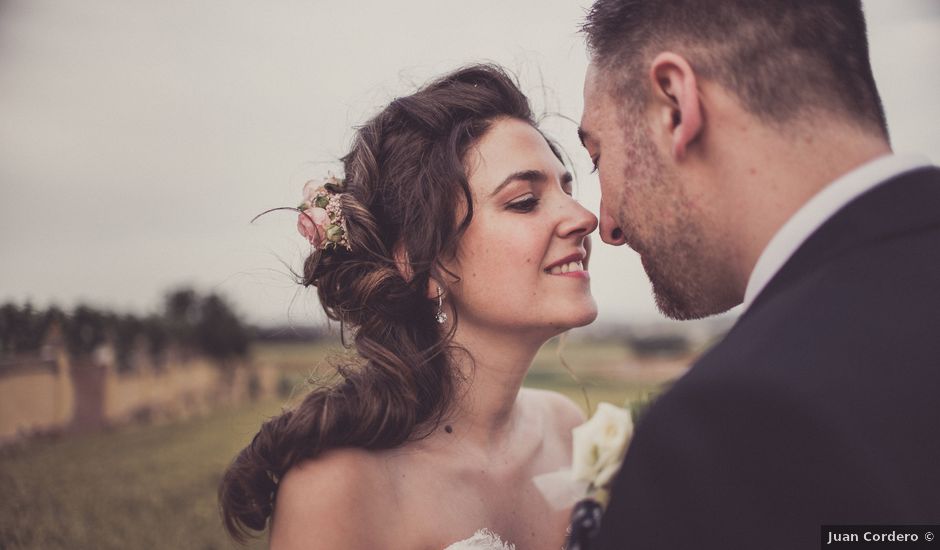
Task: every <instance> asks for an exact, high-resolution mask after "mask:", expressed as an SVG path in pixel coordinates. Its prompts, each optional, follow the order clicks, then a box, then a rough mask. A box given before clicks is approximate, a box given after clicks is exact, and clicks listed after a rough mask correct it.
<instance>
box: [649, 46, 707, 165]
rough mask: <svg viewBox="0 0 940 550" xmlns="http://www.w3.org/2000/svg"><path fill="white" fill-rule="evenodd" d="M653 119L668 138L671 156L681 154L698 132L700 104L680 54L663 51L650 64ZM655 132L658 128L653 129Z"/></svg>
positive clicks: (691, 72) (692, 73)
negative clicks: (654, 111) (654, 115)
mask: <svg viewBox="0 0 940 550" xmlns="http://www.w3.org/2000/svg"><path fill="white" fill-rule="evenodd" d="M649 76H650V80H651V84H652V90H653V98H652V99H653V104H654V108H655V109H656V110H657V112H656V117H655V118H654V120H655V121H656V124H659V125H660V131H663V133H664V134H665V135H667V136H668V138H669V140H670V145H671V149H672V155H673V158H674V159H675V160H676V161H679V160H682V158H683V157H685V154H686V151H687V150H688V148H689V145H691V144H692V143H694V142H695V140H696V139H698V137H699V135H700V134H701V132H702V106H701V103H700V102H699V90H698V85H697V84H696V80H695V72H694V71H693V70H692V66H691V65H689V62H688V61H686V60H685V58H683V57H682V56H681V55H678V54H674V53H671V52H663V53H660V54H659V55H657V56H656V58H655V59H653V62H652V64H651V65H650V73H649ZM657 133H658V132H657Z"/></svg>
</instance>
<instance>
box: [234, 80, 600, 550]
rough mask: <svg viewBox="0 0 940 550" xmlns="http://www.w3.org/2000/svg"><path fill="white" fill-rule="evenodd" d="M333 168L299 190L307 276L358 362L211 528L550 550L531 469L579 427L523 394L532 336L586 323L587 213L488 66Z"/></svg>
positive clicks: (358, 141)
mask: <svg viewBox="0 0 940 550" xmlns="http://www.w3.org/2000/svg"><path fill="white" fill-rule="evenodd" d="M343 163H344V171H345V175H344V178H343V179H342V180H339V179H336V178H334V179H332V180H331V181H330V182H328V183H327V184H326V185H324V186H322V187H316V186H315V185H311V184H308V187H307V188H305V203H304V206H302V208H305V207H306V209H305V210H303V211H302V212H301V213H300V214H299V216H300V218H299V222H298V228H299V229H300V230H301V232H302V233H303V234H304V235H305V236H307V237H308V238H309V239H310V241H311V244H313V245H314V250H313V252H312V253H311V255H310V256H309V257H308V258H307V259H306V261H305V263H304V270H303V284H304V285H314V286H316V287H317V292H318V295H319V299H320V303H321V304H322V306H323V307H324V309H325V310H326V312H327V314H328V316H329V317H330V318H332V319H334V320H339V321H340V322H342V323H343V324H344V326H345V327H346V329H347V330H351V331H352V332H353V333H354V334H355V337H354V341H355V347H356V350H357V352H358V355H359V356H360V357H361V358H362V361H361V363H359V364H356V365H348V366H345V367H343V368H341V369H340V372H341V375H342V382H341V383H338V384H336V385H333V386H330V387H321V388H317V389H315V390H313V391H312V392H311V393H309V394H308V395H307V396H306V398H305V399H304V400H303V402H302V403H301V404H300V405H299V406H297V407H296V408H294V409H293V410H289V411H287V412H284V413H283V414H281V415H280V416H277V417H275V418H272V419H270V420H269V421H267V422H266V423H265V424H264V425H263V426H262V427H261V430H260V431H259V432H258V434H257V435H256V436H255V437H254V439H253V440H252V442H251V444H250V445H248V446H247V447H245V448H244V449H243V450H242V451H241V452H240V453H239V454H238V456H237V457H236V458H235V460H234V462H233V463H232V464H231V466H230V467H229V468H228V470H227V471H226V473H225V476H224V478H223V480H222V482H221V485H220V488H219V498H220V505H221V509H222V514H223V518H224V522H225V526H226V528H227V530H228V531H229V533H230V534H231V535H233V536H234V537H235V538H237V539H239V540H243V539H244V537H245V536H246V535H251V534H252V533H253V532H255V531H263V530H264V529H266V528H267V527H270V548H272V550H290V549H300V548H303V549H318V548H323V549H337V548H343V549H369V550H375V549H384V548H388V549H412V548H414V549H435V550H440V549H442V548H446V547H448V546H450V545H454V547H455V548H487V549H489V548H497V549H499V548H513V547H514V548H516V549H518V550H528V549H553V550H554V549H558V548H560V547H562V546H563V544H564V538H565V529H566V527H567V525H568V519H569V513H570V510H557V509H555V508H553V507H552V506H551V505H550V504H549V503H548V502H546V501H545V499H544V497H543V496H542V494H541V493H540V492H539V491H538V489H536V487H535V485H534V483H533V478H534V477H536V476H538V475H540V474H544V473H548V472H553V471H557V470H559V469H561V468H564V467H567V466H569V465H570V463H571V429H572V428H573V427H575V426H576V425H578V424H580V423H581V422H582V421H583V416H582V413H581V411H580V409H579V408H578V407H577V406H576V405H575V404H573V403H572V402H571V401H569V400H568V399H566V398H565V397H563V396H561V395H560V394H557V393H553V392H547V391H539V390H533V389H525V388H522V387H521V386H522V381H523V378H524V377H525V375H526V371H527V370H528V369H529V367H530V365H531V363H532V360H533V358H534V356H535V354H536V352H537V351H538V349H539V347H540V346H542V344H544V343H545V342H546V341H547V340H548V339H550V338H551V337H553V336H555V335H558V334H560V333H562V332H564V331H565V330H567V329H570V328H572V327H578V326H583V325H586V324H588V323H590V322H591V321H593V320H594V318H595V317H596V315H597V306H596V304H595V302H594V299H593V297H592V296H591V292H590V283H589V276H588V272H587V261H588V255H589V251H590V244H589V239H588V234H590V233H591V232H593V231H594V230H595V228H596V227H597V219H596V217H595V216H594V215H593V214H591V213H590V212H589V211H588V210H586V209H585V208H583V207H582V206H581V205H580V204H579V203H578V202H577V201H576V200H575V199H574V198H572V196H571V175H570V173H569V172H568V171H567V170H566V169H565V166H564V164H563V163H562V162H561V160H560V157H559V155H558V153H557V151H556V150H555V149H554V147H553V146H552V144H551V143H550V142H549V141H548V140H547V139H546V138H545V136H543V135H542V134H541V133H540V132H539V130H538V128H537V127H536V124H535V121H534V119H533V116H532V113H531V111H530V108H529V104H528V101H527V99H526V97H525V96H524V95H523V94H522V93H521V92H520V91H519V89H518V87H517V86H516V84H515V83H514V82H513V80H512V79H511V78H509V77H508V76H507V75H506V74H505V73H504V72H503V71H502V70H501V69H499V68H497V67H494V66H490V65H478V66H471V67H467V68H463V69H460V70H458V71H456V72H454V73H452V74H449V75H446V76H444V77H442V78H440V79H438V80H436V81H434V82H432V83H431V84H429V85H427V86H425V87H424V88H422V89H420V90H419V91H417V92H416V93H414V94H413V95H410V96H407V97H400V98H398V99H396V100H395V101H393V102H392V103H391V104H390V105H388V106H387V107H386V108H385V109H384V110H382V111H381V112H380V113H379V114H378V115H376V116H375V117H374V118H372V119H371V120H370V121H368V122H367V123H366V124H365V125H364V126H362V127H361V128H359V129H358V131H357V133H356V136H355V139H354V142H353V145H352V148H351V150H350V151H349V153H348V154H347V155H346V156H345V157H344V158H343ZM455 543H456V544H455ZM477 544H478V545H477Z"/></svg>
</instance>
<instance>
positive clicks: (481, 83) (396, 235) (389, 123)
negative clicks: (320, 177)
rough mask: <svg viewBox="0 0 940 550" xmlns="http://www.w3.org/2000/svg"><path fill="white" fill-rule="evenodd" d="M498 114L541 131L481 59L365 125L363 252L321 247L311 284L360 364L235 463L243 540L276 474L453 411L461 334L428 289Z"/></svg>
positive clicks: (507, 80) (308, 275) (311, 267)
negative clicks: (454, 341) (476, 156)
mask: <svg viewBox="0 0 940 550" xmlns="http://www.w3.org/2000/svg"><path fill="white" fill-rule="evenodd" d="M500 118H515V119H520V120H524V121H527V122H529V123H530V124H532V125H533V126H535V121H534V120H533V118H532V113H531V109H530V107H529V103H528V100H527V99H526V97H525V95H523V93H522V92H521V91H520V90H519V88H518V86H517V85H516V83H515V82H514V80H513V79H512V78H511V77H509V76H508V75H507V74H506V73H505V72H504V71H503V70H502V69H500V68H498V67H495V66H491V65H474V66H470V67H466V68H463V69H460V70H457V71H455V72H453V73H451V74H448V75H446V76H444V77H442V78H440V79H438V80H436V81H434V82H432V83H430V84H428V85H427V86H425V87H424V88H422V89H420V90H418V91H417V92H416V93H414V94H412V95H410V96H407V97H400V98H398V99H396V100H394V101H393V102H392V103H391V104H390V105H388V107H386V108H385V109H384V110H382V111H381V112H380V113H379V114H378V115H376V116H375V117H374V118H372V119H371V120H369V121H368V122H367V123H366V124H365V125H364V126H362V127H360V128H359V129H358V131H357V132H356V136H355V138H354V141H353V145H352V148H351V150H350V151H349V153H348V154H347V155H346V156H345V157H343V159H342V160H343V165H344V170H345V189H343V192H344V195H343V198H342V204H343V213H344V215H345V217H346V225H347V232H348V239H349V243H350V245H351V249H352V250H351V251H347V250H346V249H344V248H336V249H332V250H327V251H315V252H313V253H312V254H311V255H310V256H309V257H308V258H307V259H306V261H305V262H304V269H303V275H302V283H303V285H304V286H309V285H314V286H316V287H317V294H318V296H319V298H320V303H321V305H322V306H323V308H324V310H325V311H326V313H327V315H328V316H329V318H330V319H333V320H336V321H340V323H342V325H343V326H344V327H345V328H346V329H347V330H351V331H352V332H353V333H354V335H355V336H354V339H353V341H354V344H355V348H356V351H357V352H358V354H359V355H360V356H361V358H362V362H361V363H358V364H354V365H348V366H344V367H341V368H339V373H340V375H341V378H340V379H341V381H340V382H339V383H337V384H334V385H331V386H327V387H319V388H317V389H314V390H312V391H311V392H310V393H309V394H308V395H307V396H306V397H305V398H304V400H303V402H302V403H301V404H300V405H298V406H297V407H296V408H294V409H293V410H289V411H286V412H284V413H283V414H281V415H280V416H276V417H274V418H272V419H270V420H268V421H267V422H265V423H264V425H262V427H261V429H260V431H259V432H258V433H257V434H256V435H255V437H254V439H253V440H252V441H251V444H249V445H248V446H247V447H245V448H244V449H242V451H241V452H240V453H239V454H238V456H237V457H236V458H235V460H234V462H233V463H232V464H231V465H230V466H229V468H228V469H227V470H226V472H225V475H224V477H223V478H222V481H221V484H220V486H219V503H220V507H221V512H222V517H223V521H224V524H225V527H226V529H227V530H228V532H229V533H230V534H231V535H232V537H234V538H235V539H237V540H244V539H245V537H246V536H251V535H252V534H253V533H252V531H263V530H264V529H265V528H266V527H267V524H268V520H269V518H270V517H271V514H272V513H273V511H274V501H275V497H276V494H277V488H278V482H279V480H280V479H281V478H282V477H283V476H284V474H286V473H287V471H288V470H289V469H290V468H291V466H293V465H294V464H297V463H298V462H300V461H302V460H304V459H308V458H313V457H316V456H319V455H320V454H322V453H323V452H325V451H327V450H329V449H334V448H338V447H358V448H363V449H388V448H393V447H397V446H399V445H401V444H403V443H405V442H407V441H409V440H412V439H416V438H420V437H422V436H424V435H427V434H428V433H430V431H432V430H433V429H434V428H435V427H436V426H437V425H438V424H439V423H440V421H441V419H442V418H443V416H444V415H446V414H447V412H448V406H449V405H450V404H451V403H453V401H454V399H453V398H454V395H455V392H456V390H457V387H458V385H457V380H456V378H455V374H454V373H453V372H452V369H451V367H450V364H449V359H448V355H449V354H448V350H449V348H450V345H451V344H450V339H451V336H452V335H453V331H451V332H449V333H448V332H446V331H444V330H442V329H441V325H439V324H438V323H437V322H436V321H435V313H436V312H437V301H436V300H432V299H429V298H428V297H427V294H428V288H429V287H428V285H429V282H430V281H431V279H432V278H433V279H434V280H435V281H441V279H442V277H441V275H442V274H444V273H446V269H445V268H444V267H443V265H442V264H441V260H443V259H447V258H451V257H453V255H454V254H455V252H456V246H457V241H458V239H459V238H460V236H461V235H462V233H463V232H464V231H465V230H466V228H467V226H468V225H469V223H470V220H471V218H472V216H473V201H472V197H471V193H470V186H469V183H468V180H467V169H466V166H465V160H466V159H465V157H466V154H467V151H468V150H469V149H470V148H471V146H473V145H474V144H475V143H476V142H477V141H478V140H479V139H480V138H482V137H483V135H484V134H485V133H486V132H487V130H488V129H489V128H490V126H491V125H492V123H493V122H494V121H495V120H497V119H500ZM459 212H465V214H464V215H463V216H461V217H460V219H459V220H458V219H457V218H458V213H459ZM396 258H397V260H398V261H396ZM403 262H405V263H406V265H407V267H406V268H404V269H403V267H402V263H403ZM403 272H404V273H403Z"/></svg>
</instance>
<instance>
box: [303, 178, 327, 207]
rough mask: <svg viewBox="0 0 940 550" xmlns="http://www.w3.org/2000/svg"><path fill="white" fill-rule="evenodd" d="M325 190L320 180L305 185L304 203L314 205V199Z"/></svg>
mask: <svg viewBox="0 0 940 550" xmlns="http://www.w3.org/2000/svg"><path fill="white" fill-rule="evenodd" d="M322 190H323V184H322V182H320V181H318V180H310V181H308V182H307V183H305V184H304V202H309V203H312V202H313V199H315V198H316V197H317V193H319V192H320V191H322Z"/></svg>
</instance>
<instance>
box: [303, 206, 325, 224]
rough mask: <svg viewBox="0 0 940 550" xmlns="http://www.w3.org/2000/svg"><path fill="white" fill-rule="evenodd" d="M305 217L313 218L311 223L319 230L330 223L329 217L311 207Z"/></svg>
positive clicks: (322, 211)
mask: <svg viewBox="0 0 940 550" xmlns="http://www.w3.org/2000/svg"><path fill="white" fill-rule="evenodd" d="M306 212H307V215H309V216H310V217H311V218H313V223H315V224H317V225H319V226H320V227H321V228H322V227H324V226H326V225H328V224H329V223H330V215H329V214H328V213H327V212H326V210H324V209H322V208H317V207H313V208H310V209H309V210H307V211H306Z"/></svg>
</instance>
